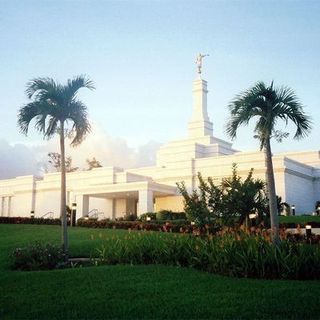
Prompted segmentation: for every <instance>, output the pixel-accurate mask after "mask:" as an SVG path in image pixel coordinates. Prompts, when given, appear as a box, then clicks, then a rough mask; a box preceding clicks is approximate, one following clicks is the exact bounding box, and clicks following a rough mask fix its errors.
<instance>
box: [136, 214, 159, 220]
mask: <svg viewBox="0 0 320 320" xmlns="http://www.w3.org/2000/svg"><path fill="white" fill-rule="evenodd" d="M147 218H150V219H151V220H156V212H146V213H143V214H141V215H140V216H139V220H140V221H147Z"/></svg>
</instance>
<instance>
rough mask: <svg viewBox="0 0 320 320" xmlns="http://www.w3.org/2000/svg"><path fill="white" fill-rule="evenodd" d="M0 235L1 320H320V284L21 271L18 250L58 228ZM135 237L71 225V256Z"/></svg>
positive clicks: (143, 271)
mask: <svg viewBox="0 0 320 320" xmlns="http://www.w3.org/2000/svg"><path fill="white" fill-rule="evenodd" d="M316 218H319V217H316ZM0 234H1V241H0V290H1V299H0V301H1V302H0V318H1V319H48V320H49V319H50V320H51V319H52V320H53V319H75V318H78V319H106V318H109V319H182V318H183V319H276V320H282V319H284V318H286V319H292V320H293V319H296V320H300V319H318V318H319V292H320V281H319V280H314V281H294V280H281V281H279V280H262V279H247V278H242V279H239V278H232V277H223V276H219V275H215V274H212V273H207V272H200V271H199V270H196V269H194V268H179V267H176V266H165V265H104V266H99V267H90V268H74V269H60V270H51V271H42V272H37V271H35V272H33V271H30V272H17V271H12V270H10V269H9V267H10V266H9V259H8V257H9V256H10V255H11V254H12V252H13V250H14V248H16V247H19V246H25V245H26V244H28V243H30V242H34V241H42V242H43V243H48V242H50V243H54V244H57V245H58V244H59V243H60V241H61V230H60V227H58V226H44V225H37V226H35V225H1V224H0ZM133 234H137V232H131V233H129V232H128V231H124V230H110V229H108V230H106V229H87V228H77V227H75V228H71V229H70V231H69V236H70V237H69V238H70V255H71V256H78V257H90V256H94V253H95V254H96V253H97V252H96V250H95V248H97V247H99V248H100V246H101V241H103V239H106V238H108V239H112V237H123V238H124V237H126V236H127V237H128V235H133ZM143 234H144V233H143ZM159 235H160V234H159ZM161 235H162V236H163V237H165V236H166V237H168V238H171V237H174V234H172V233H161ZM177 283H178V284H179V285H177ZM75 293H76V298H75ZM195 293H196V294H195ZM136 297H139V298H138V299H137V298H136ZM159 302H160V303H159ZM57 306H59V307H57ZM119 306H121V308H119Z"/></svg>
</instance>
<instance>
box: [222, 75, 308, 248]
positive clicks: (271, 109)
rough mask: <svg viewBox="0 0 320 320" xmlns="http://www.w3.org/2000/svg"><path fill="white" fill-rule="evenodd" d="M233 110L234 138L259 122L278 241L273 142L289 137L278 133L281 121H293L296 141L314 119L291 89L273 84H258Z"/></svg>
mask: <svg viewBox="0 0 320 320" xmlns="http://www.w3.org/2000/svg"><path fill="white" fill-rule="evenodd" d="M229 109H230V113H231V116H230V119H229V122H228V123H227V127H226V131H227V133H228V134H229V135H230V137H231V138H232V139H234V138H235V137H236V135H237V130H238V128H239V127H240V126H241V125H248V124H249V122H250V120H251V119H253V118H256V120H257V122H256V125H255V129H254V132H255V133H256V136H255V137H256V138H258V139H259V141H260V150H262V149H263V150H264V151H265V158H266V168H267V171H266V180H267V188H268V198H269V208H270V219H271V229H272V231H273V240H274V241H275V242H278V239H279V238H278V237H279V221H278V214H277V198H276V191H275V182H274V172H273V164H272V153H271V144H270V140H271V138H273V137H274V138H276V139H277V140H278V141H280V142H281V140H282V139H283V138H286V137H287V136H288V133H284V132H281V131H279V130H276V128H275V126H276V124H277V122H278V120H283V121H284V123H285V125H287V124H288V122H289V121H291V122H293V123H294V125H295V127H296V132H295V135H294V138H295V139H299V138H303V137H304V136H306V135H307V134H308V132H309V131H310V130H311V122H310V119H309V117H308V116H307V115H305V113H304V112H303V108H302V104H301V103H300V102H299V100H298V98H297V97H296V95H295V94H294V92H293V91H292V90H291V89H289V88H287V87H280V88H274V86H273V81H272V82H271V85H270V86H266V85H265V84H264V83H263V82H258V83H256V84H255V85H254V86H253V87H252V88H250V89H248V90H247V91H244V92H242V93H240V94H239V95H237V96H236V97H235V98H234V99H233V100H232V101H231V103H230V104H229Z"/></svg>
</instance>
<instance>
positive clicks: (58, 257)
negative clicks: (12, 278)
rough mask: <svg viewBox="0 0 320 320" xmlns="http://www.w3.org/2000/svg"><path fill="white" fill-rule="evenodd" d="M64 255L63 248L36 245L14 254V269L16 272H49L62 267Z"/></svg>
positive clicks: (20, 249) (21, 249)
mask: <svg viewBox="0 0 320 320" xmlns="http://www.w3.org/2000/svg"><path fill="white" fill-rule="evenodd" d="M63 263H64V254H63V251H62V248H60V247H58V246H54V245H52V244H41V243H35V244H32V245H29V246H28V247H25V248H17V249H15V250H14V252H13V264H12V268H13V269H16V270H26V271H33V270H49V269H55V268H58V267H60V266H62V265H63Z"/></svg>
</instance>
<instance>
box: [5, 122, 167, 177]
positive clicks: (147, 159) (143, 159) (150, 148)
mask: <svg viewBox="0 0 320 320" xmlns="http://www.w3.org/2000/svg"><path fill="white" fill-rule="evenodd" d="M160 145H161V144H160V143H158V142H155V141H149V142H148V143H146V144H144V145H141V146H139V147H138V148H131V147H129V146H128V144H127V141H126V140H125V139H123V138H115V137H110V136H109V135H107V133H106V132H105V131H104V130H103V129H101V128H100V127H98V126H97V125H93V126H92V132H91V134H90V135H89V136H88V137H87V138H86V139H85V140H84V141H83V142H82V144H81V145H80V146H78V147H75V148H73V147H70V146H69V143H68V140H66V155H67V156H71V157H72V165H73V166H75V167H79V168H80V169H85V168H86V159H88V158H89V159H91V158H93V157H95V158H96V159H97V160H98V161H100V163H101V164H102V165H103V166H117V167H121V168H134V167H143V166H151V165H154V164H155V158H156V151H157V150H158V148H159V147H160ZM59 150H60V148H59V143H58V139H57V138H56V139H52V140H50V141H46V143H45V144H43V143H42V144H38V145H31V146H26V145H24V144H15V145H10V144H9V143H8V142H7V141H5V140H1V141H0V166H1V169H0V179H7V178H13V177H16V176H19V175H29V174H35V175H39V174H42V173H43V172H44V170H45V169H48V152H59Z"/></svg>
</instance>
